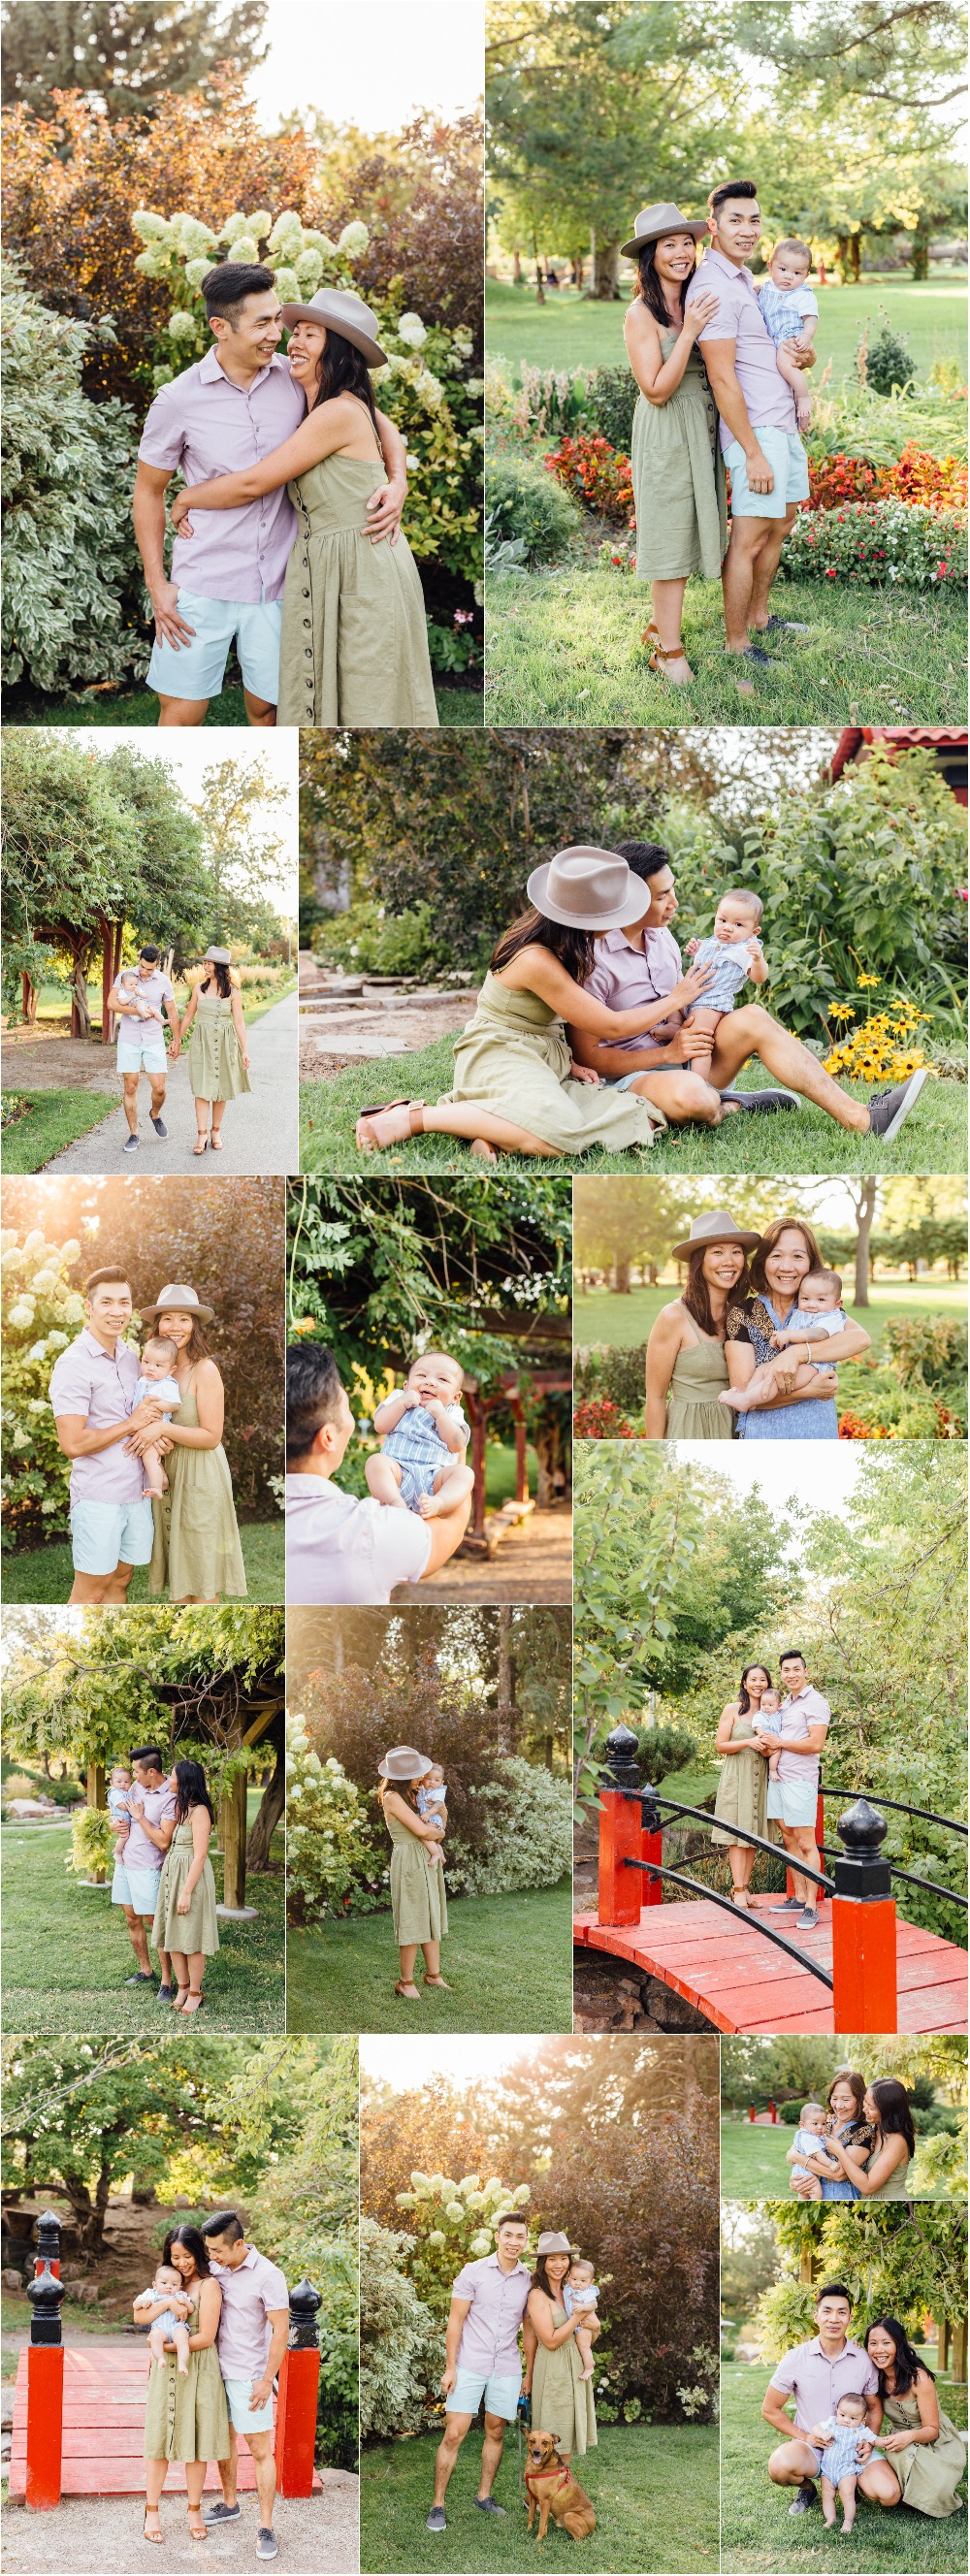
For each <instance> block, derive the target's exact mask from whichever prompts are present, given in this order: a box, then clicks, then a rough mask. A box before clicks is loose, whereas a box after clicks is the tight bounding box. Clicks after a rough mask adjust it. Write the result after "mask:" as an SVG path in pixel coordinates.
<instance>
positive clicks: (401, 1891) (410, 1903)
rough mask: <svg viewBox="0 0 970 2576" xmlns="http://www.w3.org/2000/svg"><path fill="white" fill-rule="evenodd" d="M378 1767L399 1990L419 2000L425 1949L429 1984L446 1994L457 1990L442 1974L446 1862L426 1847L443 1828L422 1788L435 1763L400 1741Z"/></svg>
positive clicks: (412, 2000)
mask: <svg viewBox="0 0 970 2576" xmlns="http://www.w3.org/2000/svg"><path fill="white" fill-rule="evenodd" d="M377 1768H378V1772H379V1774H380V1782H381V1785H380V1788H379V1789H378V1792H377V1796H378V1801H379V1804H380V1809H381V1814H382V1815H383V1818H384V1822H385V1824H386V1826H387V1830H388V1833H389V1834H390V1837H391V1846H392V1848H391V1909H392V1912H393V1915H394V1938H395V1940H396V1942H397V1945H398V1951H399V1955H400V1963H401V1972H400V1975H399V1977H398V1981H397V1984H396V1986H395V1988H394V1992H395V1994H396V1995H401V1996H403V1999H404V2001H405V2003H409V2004H416V2003H418V2002H419V2001H420V1990H419V1988H418V1987H417V1986H416V1985H415V1982H414V1963H415V1960H416V1958H417V1955H418V1950H419V1948H420V1949H421V1950H422V1951H423V1953H424V1983H425V1985H426V1986H440V1987H441V1988H442V1989H443V1991H444V1993H445V1994H449V1993H450V1991H451V1989H450V1987H449V1985H448V1983H447V1980H446V1979H445V1978H444V1977H443V1976H442V1974H441V1954H440V1946H439V1945H440V1942H441V1936H442V1933H443V1932H447V1929H448V1899H447V1896H446V1894H445V1873H444V1867H443V1864H442V1863H441V1862H440V1861H436V1862H435V1863H434V1865H433V1866H431V1865H430V1864H429V1862H428V1859H427V1855H426V1853H425V1851H424V1849H423V1846H424V1844H425V1843H433V1842H434V1841H435V1840H436V1838H437V1834H438V1831H439V1828H438V1826H437V1825H436V1824H435V1822H434V1819H433V1817H429V1818H427V1819H425V1817H423V1816H422V1815H419V1813H418V1800H417V1792H418V1789H419V1788H420V1786H421V1782H422V1780H423V1779H424V1777H425V1774H426V1772H428V1771H430V1770H431V1768H432V1764H431V1762H430V1761H429V1759H428V1755H427V1754H426V1753H416V1752H415V1750H414V1747H413V1745H411V1744H395V1745H392V1747H391V1751H390V1752H389V1753H385V1755H384V1760H383V1762H379V1763H378V1765H377Z"/></svg>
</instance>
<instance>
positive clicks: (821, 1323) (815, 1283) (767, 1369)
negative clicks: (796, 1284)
mask: <svg viewBox="0 0 970 2576" xmlns="http://www.w3.org/2000/svg"><path fill="white" fill-rule="evenodd" d="M844 1331H845V1315H844V1313H843V1310H842V1281H841V1279H840V1278H839V1274H838V1271H837V1270H810V1271H809V1272H808V1275H807V1277H806V1278H804V1279H803V1280H802V1284H801V1287H800V1289H799V1292H798V1304H797V1306H796V1308H795V1312H794V1314H793V1315H792V1316H790V1318H789V1321H788V1323H787V1324H782V1326H781V1328H780V1330H779V1331H778V1332H777V1333H772V1336H771V1341H772V1348H773V1349H774V1350H777V1352H778V1354H779V1356H778V1358H777V1359H776V1360H763V1361H762V1363H761V1367H760V1368H756V1369H755V1371H754V1375H753V1377H749V1379H748V1383H747V1386H732V1387H729V1388H728V1389H727V1391H726V1393H725V1394H724V1395H720V1396H719V1397H718V1403H719V1404H730V1405H733V1407H734V1411H735V1413H750V1412H751V1411H752V1409H753V1408H754V1409H756V1408H757V1406H758V1405H759V1404H769V1403H770V1401H771V1398H772V1396H774V1395H787V1394H788V1393H789V1392H790V1393H792V1394H794V1393H795V1392H796V1390H797V1389H798V1388H801V1387H806V1386H810V1385H811V1383H812V1379H813V1377H814V1376H815V1375H816V1374H817V1371H818V1370H819V1369H828V1368H831V1367H832V1365H833V1363H832V1361H831V1360H829V1359H817V1360H812V1359H810V1358H809V1356H808V1352H807V1351H806V1352H805V1354H804V1357H803V1358H799V1359H798V1362H797V1366H796V1368H795V1372H794V1375H793V1376H792V1374H791V1363H792V1357H793V1355H794V1351H793V1350H789V1353H788V1357H787V1360H786V1361H785V1363H784V1367H783V1366H782V1358H781V1355H782V1353H783V1351H784V1350H785V1347H786V1344H788V1343H791V1344H792V1345H793V1346H794V1349H799V1348H800V1347H801V1346H802V1345H803V1344H804V1343H805V1342H808V1341H812V1342H825V1341H831V1340H832V1337H833V1335H834V1334H836V1333H843V1332H844ZM782 1377H785V1378H786V1379H790V1386H789V1385H786V1386H782V1385H781V1382H780V1381H781V1378H782Z"/></svg>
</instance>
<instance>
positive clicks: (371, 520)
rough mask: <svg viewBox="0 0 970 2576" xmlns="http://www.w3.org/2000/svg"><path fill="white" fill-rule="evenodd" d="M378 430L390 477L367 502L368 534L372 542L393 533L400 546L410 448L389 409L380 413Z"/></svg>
mask: <svg viewBox="0 0 970 2576" xmlns="http://www.w3.org/2000/svg"><path fill="white" fill-rule="evenodd" d="M377 431H378V436H379V438H380V442H381V455H382V456H383V459H384V466H385V471H386V473H387V477H388V480H387V482H386V483H385V484H384V485H383V486H382V489H381V490H380V491H379V492H372V493H371V496H370V500H369V501H368V504H367V514H366V515H367V534H368V536H369V538H370V540H371V544H372V545H375V546H376V545H377V544H378V543H379V542H380V539H381V538H382V537H390V540H391V544H392V546H396V544H397V541H398V536H399V534H400V527H401V512H402V510H403V508H404V504H405V501H406V500H407V497H408V452H407V448H406V447H405V444H404V440H403V438H402V436H401V432H400V430H399V429H398V427H397V423H396V422H395V421H393V420H388V418H387V415H386V413H385V412H382V411H379V412H378V414H377Z"/></svg>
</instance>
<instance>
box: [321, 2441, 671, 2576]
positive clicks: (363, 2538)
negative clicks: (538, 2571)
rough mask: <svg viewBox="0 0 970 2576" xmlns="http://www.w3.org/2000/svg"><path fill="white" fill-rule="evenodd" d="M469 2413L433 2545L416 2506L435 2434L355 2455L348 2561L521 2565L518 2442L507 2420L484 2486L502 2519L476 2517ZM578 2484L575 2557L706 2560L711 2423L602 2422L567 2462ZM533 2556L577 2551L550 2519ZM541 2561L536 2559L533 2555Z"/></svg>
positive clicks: (429, 2480) (610, 2565)
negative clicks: (581, 2500)
mask: <svg viewBox="0 0 970 2576" xmlns="http://www.w3.org/2000/svg"><path fill="white" fill-rule="evenodd" d="M482 2431H483V2427H482V2426H481V2424H473V2425H472V2428H471V2431H470V2433H469V2434H468V2437H467V2440H466V2442H465V2446H464V2450H463V2452H462V2454H461V2458H460V2460H459V2463H458V2467H457V2469H456V2470H455V2473H454V2476H453V2478H452V2481H451V2485H450V2487H449V2490H448V2503H447V2508H446V2510H447V2514H448V2536H447V2539H446V2541H445V2544H444V2554H442V2545H441V2541H440V2539H437V2540H436V2539H435V2537H434V2534H433V2533H430V2532H426V2531H425V2528H424V2518H425V2515H426V2513H427V2510H428V2506H429V2504H430V2502H431V2496H432V2489H433V2481H434V2455H435V2451H436V2449H437V2444H438V2439H439V2436H437V2435H431V2436H428V2435H422V2436H421V2437H420V2438H419V2439H418V2440H417V2441H407V2442H380V2443H376V2444H374V2445H373V2447H370V2446H368V2448H367V2449H365V2450H364V2452H363V2453H362V2456H361V2464H360V2466H361V2497H360V2563H361V2567H362V2568H363V2569H364V2570H365V2571H367V2570H370V2569H374V2570H378V2571H380V2576H385V2571H386V2576H393V2572H394V2571H397V2570H406V2571H408V2576H418V2571H422V2570H424V2569H425V2568H440V2567H446V2568H447V2569H448V2571H449V2576H452V2571H455V2576H457V2571H459V2570H464V2569H469V2570H474V2576H483V2571H484V2570H485V2569H486V2568H487V2569H488V2571H489V2576H499V2570H500V2569H505V2568H507V2569H511V2570H513V2571H514V2570H516V2569H521V2568H522V2567H524V2566H525V2564H526V2555H527V2553H528V2559H529V2564H530V2565H531V2563H532V2559H531V2553H532V2551H533V2550H534V2548H535V2545H536V2542H535V2530H536V2526H535V2525H534V2526H533V2531H532V2536H531V2538H530V2537H529V2536H528V2535H527V2533H526V2527H525V2514H526V2509H525V2504H524V2501H523V2491H522V2487H521V2483H520V2479H519V2467H518V2442H517V2438H516V2434H515V2431H514V2430H511V2431H510V2432H509V2433H507V2434H506V2437H505V2454H504V2458H503V2462H502V2466H501V2468H500V2470H499V2473H498V2478H497V2481H496V2486H495V2500H496V2503H497V2504H501V2505H503V2506H504V2508H505V2512H506V2514H507V2517H508V2519H507V2521H504V2522H499V2521H498V2519H497V2517H491V2518H490V2519H489V2522H488V2526H487V2529H483V2517H482V2515H481V2514H479V2513H477V2512H476V2510H475V2504H474V2495H475V2488H476V2484H477V2478H478V2463H479V2459H480V2456H481V2443H482ZM577 2468H578V2473H579V2481H580V2485H581V2486H583V2487H584V2488H585V2490H586V2493H587V2495H588V2496H589V2498H590V2502H591V2503H592V2505H593V2506H594V2508H595V2512H596V2530H595V2531H594V2532H593V2533H592V2534H591V2536H590V2538H589V2539H588V2540H584V2541H583V2543H582V2559H581V2564H582V2566H583V2568H588V2569H589V2570H591V2571H595V2570H597V2569H599V2570H604V2571H605V2570H613V2569H618V2568H622V2569H623V2570H624V2571H625V2576H640V2571H641V2570H648V2569H649V2570H654V2569H657V2570H659V2569H664V2570H665V2571H667V2576H679V2571H685V2576H686V2571H696V2576H702V2571H703V2570H704V2569H706V2568H713V2569H716V2567H717V2563H718V2528H717V2524H718V2440H717V2427H716V2425H708V2424H704V2425H693V2424H650V2425H644V2426H641V2425H615V2424H604V2425H603V2426H602V2428H601V2430H600V2436H599V2441H598V2443H597V2445H596V2449H595V2450H591V2451H587V2453H586V2456H585V2458H584V2459H583V2460H580V2461H579V2462H577ZM544 2555H545V2557H546V2558H547V2560H548V2561H549V2562H550V2563H551V2565H552V2566H554V2567H558V2566H559V2565H560V2564H562V2563H565V2561H566V2560H567V2558H568V2559H569V2561H570V2563H571V2562H572V2560H573V2558H574V2557H576V2558H577V2560H578V2559H579V2551H578V2550H577V2548H576V2544H575V2542H574V2541H571V2540H570V2538H569V2535H568V2533H565V2532H564V2533H562V2534H560V2533H558V2532H557V2531H556V2527H555V2524H554V2523H552V2522H550V2524H549V2531H548V2534H547V2537H546V2544H545V2552H544ZM540 2563H541V2562H540Z"/></svg>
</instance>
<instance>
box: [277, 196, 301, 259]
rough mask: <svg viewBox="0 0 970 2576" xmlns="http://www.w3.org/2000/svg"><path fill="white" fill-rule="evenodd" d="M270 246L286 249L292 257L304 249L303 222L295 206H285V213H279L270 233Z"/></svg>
mask: <svg viewBox="0 0 970 2576" xmlns="http://www.w3.org/2000/svg"><path fill="white" fill-rule="evenodd" d="M269 248H270V250H282V251H285V252H287V253H288V254H289V255H290V256H291V257H295V255H296V253H297V252H298V251H301V250H302V248H303V224H302V221H301V218H300V216H299V215H298V214H297V213H296V211H295V208H294V207H292V206H287V207H284V210H283V213H282V214H281V215H277V218H276V222H275V224H274V225H273V229H272V232H271V233H270V235H269Z"/></svg>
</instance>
